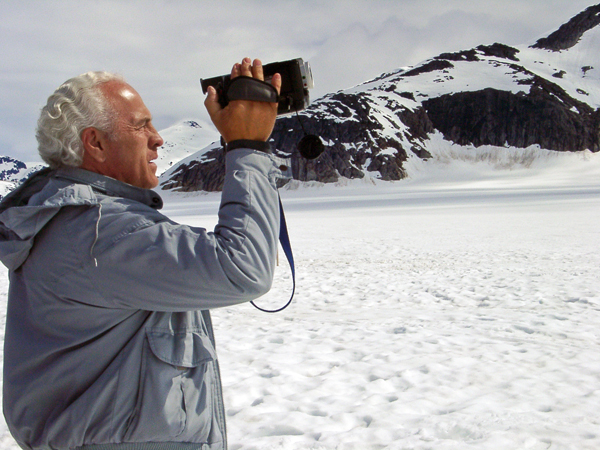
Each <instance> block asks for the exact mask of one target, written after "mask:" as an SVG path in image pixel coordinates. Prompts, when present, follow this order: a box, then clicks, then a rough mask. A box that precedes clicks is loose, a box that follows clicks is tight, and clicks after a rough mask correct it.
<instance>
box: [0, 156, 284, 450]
mask: <svg viewBox="0 0 600 450" xmlns="http://www.w3.org/2000/svg"><path fill="white" fill-rule="evenodd" d="M226 164H227V171H226V179H225V185H224V188H223V193H222V200H221V207H220V210H219V223H218V225H217V227H216V228H215V231H214V233H211V232H207V231H206V230H204V229H202V228H195V227H191V226H185V225H179V224H177V223H175V222H173V221H172V220H170V219H168V218H167V217H166V216H164V215H162V214H160V213H159V212H158V209H159V208H160V207H161V206H162V200H161V198H160V197H159V196H158V195H157V194H156V193H155V192H154V191H151V190H145V189H139V188H136V187H133V186H130V185H128V184H125V183H121V182H119V181H116V180H114V179H111V178H108V177H104V176H101V175H98V174H95V173H92V172H88V171H84V170H81V169H60V170H57V171H50V170H49V169H46V170H43V171H41V172H39V173H38V174H37V175H35V176H33V177H32V178H30V179H29V180H28V181H27V182H26V183H25V184H24V185H23V186H21V187H20V188H19V189H17V190H16V191H15V192H13V193H11V195H9V196H8V197H7V198H5V199H4V201H3V202H2V203H1V204H0V259H1V260H2V262H3V263H4V264H5V265H6V266H7V267H8V268H9V277H10V289H9V294H8V311H7V320H6V337H5V350H4V388H3V408H4V415H5V418H6V421H7V424H8V426H9V429H10V431H11V433H12V434H13V436H14V437H15V439H16V440H17V442H18V443H19V444H20V445H21V446H22V447H23V448H26V449H36V450H38V449H39V450H48V449H52V450H66V449H70V450H71V449H86V450H95V449H102V450H108V449H110V450H116V449H121V450H134V449H135V450H137V449H153V448H156V449H172V450H180V449H181V450H183V449H186V450H191V449H198V450H223V449H226V447H227V445H226V432H225V414H224V407H223V400H222V394H221V381H220V376H219V368H218V364H217V357H216V353H215V342H214V337H213V332H212V326H211V322H210V315H209V313H208V311H207V310H208V309H210V308H215V307H221V306H227V305H233V304H236V303H241V302H246V301H249V300H252V299H254V298H256V297H258V296H260V295H262V294H264V293H265V292H267V291H268V290H269V288H270V285H271V282H272V277H273V270H274V266H275V261H276V252H277V238H278V233H279V205H278V197H277V192H276V189H275V181H276V178H277V177H279V176H280V175H281V172H280V171H279V169H278V168H277V167H276V165H275V164H274V162H273V159H272V158H271V157H270V156H269V155H267V154H264V153H261V152H256V151H252V150H247V149H239V150H233V151H231V152H229V153H228V154H227V163H226ZM152 443H156V444H152ZM158 443H166V444H158Z"/></svg>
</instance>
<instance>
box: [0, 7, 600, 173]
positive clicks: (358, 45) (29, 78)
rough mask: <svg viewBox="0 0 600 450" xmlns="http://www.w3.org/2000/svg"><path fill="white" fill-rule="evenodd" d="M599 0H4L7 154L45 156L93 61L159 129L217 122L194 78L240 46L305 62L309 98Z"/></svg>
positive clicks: (221, 68) (535, 27)
mask: <svg viewBox="0 0 600 450" xmlns="http://www.w3.org/2000/svg"><path fill="white" fill-rule="evenodd" d="M596 2H597V0H596ZM596 2H595V1H593V0H520V1H519V0H480V1H477V2H476V1H473V0H427V1H423V0H395V1H394V0H365V1H363V0H344V1H342V0H279V1H273V0H249V1H243V2H242V1H233V0H219V1H192V0H181V1H176V0H131V1H127V0H53V1H42V0H39V1H35V0H0V16H1V17H2V21H0V57H1V64H0V156H3V155H8V156H11V157H13V158H16V159H20V160H22V161H25V162H37V161H40V158H39V156H38V154H37V143H36V141H35V127H36V122H37V118H38V115H39V111H40V109H41V108H42V106H43V105H44V104H45V102H46V99H47V98H48V96H49V95H50V94H51V93H52V92H53V91H54V90H55V89H56V88H57V87H58V86H59V85H60V84H62V83H63V82H64V81H66V80H67V79H69V78H71V77H73V76H76V75H79V74H80V73H83V72H87V71H89V70H108V71H111V72H117V73H119V74H121V75H123V76H124V77H125V78H126V79H127V81H128V82H129V83H130V84H131V85H132V86H133V87H134V88H136V90H137V91H138V92H139V93H140V94H141V96H142V98H143V99H144V101H145V103H146V105H147V106H148V108H149V109H150V111H151V112H152V114H153V116H154V122H155V126H156V127H157V128H158V129H159V130H161V129H165V128H167V127H169V126H171V125H173V124H175V123H177V122H179V121H181V120H187V119H195V120H198V121H200V122H201V123H203V124H204V123H206V124H207V126H210V124H209V123H208V115H207V114H206V112H205V110H204V105H203V101H204V95H203V94H202V92H201V89H200V83H199V79H200V78H209V77H212V76H217V75H222V74H225V73H228V72H229V71H230V69H231V66H232V65H233V63H235V62H237V61H240V60H241V59H242V58H243V57H245V56H249V57H251V58H260V59H261V60H262V61H263V63H265V64H266V63H268V62H273V61H283V60H288V59H293V58H303V59H304V60H305V61H309V63H310V64H311V67H312V72H313V77H314V79H315V88H314V89H313V90H312V91H311V98H312V99H313V100H314V99H316V98H318V97H321V96H323V95H325V94H327V93H330V92H336V91H338V90H342V89H346V88H349V87H352V86H355V85H357V84H360V83H362V82H364V81H367V80H369V79H371V78H374V77H376V76H378V75H379V74H381V73H383V72H389V71H392V70H395V69H398V68H400V67H405V66H410V65H415V64H418V63H419V62H421V61H423V60H426V59H428V58H431V57H433V56H436V55H438V54H439V53H442V52H447V51H458V50H463V49H470V48H473V47H475V46H477V45H480V44H492V43H494V42H500V43H504V44H507V45H521V44H531V43H533V42H535V41H536V40H537V39H538V38H540V37H543V36H545V35H547V34H549V33H550V32H552V31H554V30H555V29H557V28H558V27H559V26H560V25H561V24H563V23H565V22H567V21H568V20H569V19H570V18H571V17H573V16H574V15H576V14H577V13H579V12H581V11H583V10H584V9H585V8H587V7H588V6H591V5H594V4H596Z"/></svg>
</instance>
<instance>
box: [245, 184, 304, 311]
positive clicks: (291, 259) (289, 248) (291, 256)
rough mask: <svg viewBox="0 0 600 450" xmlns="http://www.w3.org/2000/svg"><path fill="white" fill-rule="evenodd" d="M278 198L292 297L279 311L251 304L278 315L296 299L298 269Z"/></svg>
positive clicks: (281, 231)
mask: <svg viewBox="0 0 600 450" xmlns="http://www.w3.org/2000/svg"><path fill="white" fill-rule="evenodd" d="M277 196H278V198H279V242H280V243H281V248H282V249H283V253H285V257H286V258H287V260H288V263H289V264H290V269H291V271H292V295H291V296H290V299H289V300H288V302H287V303H286V304H285V305H283V306H282V307H281V308H278V309H265V308H261V307H259V306H257V305H256V303H254V301H251V302H250V303H252V306H254V307H255V308H256V309H258V310H260V311H262V312H267V313H276V312H279V311H283V310H284V309H285V308H287V307H288V306H290V303H292V299H293V298H294V293H295V292H296V269H295V267H294V254H293V253H292V245H291V244H290V236H289V234H288V230H287V224H286V222H285V214H284V213H283V204H282V203H281V196H279V194H278V195H277Z"/></svg>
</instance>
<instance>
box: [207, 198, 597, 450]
mask: <svg viewBox="0 0 600 450" xmlns="http://www.w3.org/2000/svg"><path fill="white" fill-rule="evenodd" d="M367 191H368V189H367ZM284 194H285V193H284ZM415 194H416V195H417V196H420V197H421V198H420V200H418V201H415V200H414V199H412V197H413V195H415ZM597 194H598V191H597V190H596V191H595V192H592V193H584V194H581V193H579V194H572V195H565V193H564V192H558V191H556V190H550V191H549V192H544V191H543V190H538V191H528V190H527V189H524V190H520V191H519V192H515V193H510V192H509V193H507V191H506V190H498V191H497V192H491V193H488V194H487V195H486V196H484V197H483V198H481V197H480V196H479V195H477V193H475V192H463V193H462V194H456V193H455V194H453V195H451V196H445V195H444V194H443V192H428V193H423V192H420V193H418V192H417V193H415V192H413V193H402V190H398V195H397V197H396V198H390V199H389V202H388V203H387V204H385V205H383V204H380V205H379V206H376V207H370V206H369V201H368V199H365V200H366V201H365V202H364V203H363V206H355V207H349V208H347V207H346V205H345V203H350V204H351V205H352V204H359V203H360V202H358V201H357V200H356V198H352V199H351V200H348V198H344V197H343V196H342V195H340V196H339V197H338V198H335V199H333V198H332V199H330V200H331V201H332V205H335V206H333V207H332V208H330V209H326V208H316V209H317V210H318V213H317V212H314V211H311V207H310V204H309V203H306V204H300V203H295V202H294V199H291V201H290V202H288V203H289V207H288V208H287V210H288V214H287V218H288V225H289V228H290V233H291V238H292V245H293V247H294V251H295V256H296V267H297V278H298V279H297V283H298V288H297V294H296V298H295V302H294V303H293V305H292V306H291V307H290V308H288V310H286V311H285V312H283V313H279V314H276V315H267V314H263V313H260V312H258V311H254V310H253V308H251V307H250V306H242V307H238V308H229V309H226V310H217V311H215V324H216V329H217V338H218V346H219V347H218V352H219V355H220V360H221V364H222V369H223V373H224V385H225V396H226V403H227V408H228V409H227V411H228V416H229V417H228V420H229V436H230V444H231V448H233V449H234V450H254V449H286V450H287V449H300V448H302V449H347V450H348V449H357V450H358V449H408V448H414V449H426V448H435V449H461V448H467V446H468V448H478V449H497V448H533V449H537V448H565V449H566V448H577V449H581V448H589V449H592V448H597V447H598V445H599V444H600V433H599V430H600V414H599V413H598V412H597V405H598V401H599V400H600V389H599V388H600V370H599V369H600V340H599V334H598V331H597V323H598V319H600V313H599V311H600V308H599V306H600V296H599V294H598V288H599V287H600V286H599V285H600V280H599V277H598V275H597V267H598V263H599V262H600V261H599V260H600V257H599V256H598V252H597V249H598V248H599V246H598V244H600V242H599V240H600V235H599V233H598V232H597V231H595V230H594V227H593V226H592V224H594V223H597V220H598V219H599V218H600V217H599V216H600V212H599V211H600V208H598V207H599V206H600V204H599V203H600V202H599V201H598V195H597ZM440 196H441V198H440ZM285 202H286V198H285V195H284V204H285ZM281 269H282V272H284V271H285V266H284V265H283V264H282V267H281ZM281 276H282V278H283V279H285V278H286V276H285V275H281ZM288 281H289V280H288ZM283 285H285V283H283ZM287 288H288V289H289V286H287ZM277 289H278V288H276V292H275V295H273V296H272V297H273V298H278V299H279V300H280V301H284V300H285V299H286V294H285V292H286V290H285V288H281V289H279V290H277ZM270 295H271V294H270Z"/></svg>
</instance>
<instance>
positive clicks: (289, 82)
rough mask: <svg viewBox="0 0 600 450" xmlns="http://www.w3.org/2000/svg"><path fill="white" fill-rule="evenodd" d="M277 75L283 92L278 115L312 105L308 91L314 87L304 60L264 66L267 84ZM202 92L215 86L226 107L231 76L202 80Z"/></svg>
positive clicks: (279, 99)
mask: <svg viewBox="0 0 600 450" xmlns="http://www.w3.org/2000/svg"><path fill="white" fill-rule="evenodd" d="M276 73H278V74H280V75H281V91H280V93H279V97H278V98H277V102H278V105H277V115H278V116H280V115H284V114H290V113H295V112H298V111H302V110H303V109H306V108H307V107H308V105H309V104H310V97H309V94H308V90H309V89H312V88H313V87H314V82H313V77H312V72H311V70H310V64H309V63H308V62H304V61H303V60H302V58H296V59H291V60H289V61H282V62H274V63H270V64H266V65H264V66H263V74H264V77H265V82H267V83H269V84H270V83H271V78H273V75H275V74H276ZM200 84H201V86H202V92H203V93H204V94H206V91H207V89H208V87H209V86H213V87H214V88H215V89H216V90H217V94H218V95H219V103H220V104H221V105H222V106H223V107H225V106H227V104H228V103H229V98H228V96H227V92H228V90H229V86H230V84H231V75H221V76H218V77H214V78H208V79H200Z"/></svg>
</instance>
